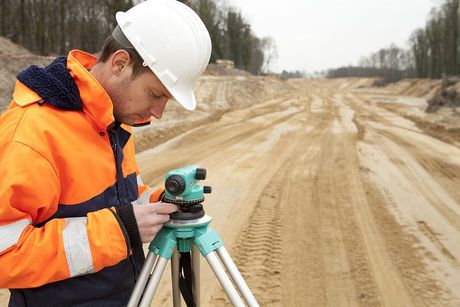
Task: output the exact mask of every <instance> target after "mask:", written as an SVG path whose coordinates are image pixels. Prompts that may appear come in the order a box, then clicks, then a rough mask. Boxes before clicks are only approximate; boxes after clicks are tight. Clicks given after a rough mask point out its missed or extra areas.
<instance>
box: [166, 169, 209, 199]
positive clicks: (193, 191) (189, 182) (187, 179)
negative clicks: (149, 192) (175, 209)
mask: <svg viewBox="0 0 460 307" xmlns="http://www.w3.org/2000/svg"><path fill="white" fill-rule="evenodd" d="M201 170H204V169H200V168H199V167H197V166H196V165H188V166H185V167H183V168H179V169H174V170H171V171H169V172H168V173H167V174H166V175H165V182H166V185H167V188H166V190H165V196H166V197H167V198H168V199H171V200H173V199H177V200H183V201H192V202H193V201H196V200H200V199H202V198H203V197H204V195H203V194H204V192H203V187H202V186H200V185H199V184H198V181H199V180H203V179H204V178H203V179H200V178H202V176H203V173H202V171H201ZM204 177H206V175H204ZM197 178H198V179H197ZM168 180H170V181H171V183H176V182H177V184H178V185H180V186H182V185H183V186H184V187H183V189H181V188H180V187H178V189H172V191H171V186H170V188H169V189H168ZM170 191H171V192H173V193H174V194H171V192H170Z"/></svg>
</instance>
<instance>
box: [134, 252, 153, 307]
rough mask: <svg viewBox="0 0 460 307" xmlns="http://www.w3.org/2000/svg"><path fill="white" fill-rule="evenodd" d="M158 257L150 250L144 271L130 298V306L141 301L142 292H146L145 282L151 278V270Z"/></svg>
mask: <svg viewBox="0 0 460 307" xmlns="http://www.w3.org/2000/svg"><path fill="white" fill-rule="evenodd" d="M156 259H157V255H156V254H154V253H152V252H148V253H147V258H146V259H145V263H144V266H143V267H142V271H141V273H140V275H139V279H138V280H137V282H136V286H135V287H134V290H133V293H132V294H131V297H130V298H129V302H128V307H136V306H137V304H138V303H139V300H140V299H141V297H142V293H143V292H144V287H145V284H146V283H147V280H148V279H149V276H150V272H152V268H153V265H154V264H155V260H156Z"/></svg>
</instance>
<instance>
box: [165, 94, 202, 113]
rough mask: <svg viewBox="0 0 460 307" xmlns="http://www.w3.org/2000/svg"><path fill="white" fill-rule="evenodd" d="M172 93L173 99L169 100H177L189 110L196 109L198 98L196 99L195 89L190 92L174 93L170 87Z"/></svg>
mask: <svg viewBox="0 0 460 307" xmlns="http://www.w3.org/2000/svg"><path fill="white" fill-rule="evenodd" d="M168 90H169V92H170V93H171V95H172V96H173V98H172V99H170V100H169V101H176V102H177V103H178V104H180V105H181V106H182V107H184V108H185V109H187V110H188V111H194V110H195V109H196V99H195V94H194V93H193V91H190V92H189V93H184V94H180V93H174V92H173V91H171V90H170V89H168Z"/></svg>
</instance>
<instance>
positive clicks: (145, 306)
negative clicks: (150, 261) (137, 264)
mask: <svg viewBox="0 0 460 307" xmlns="http://www.w3.org/2000/svg"><path fill="white" fill-rule="evenodd" d="M167 263H168V259H166V258H164V257H162V256H160V257H158V261H157V263H156V265H155V269H153V273H152V276H151V277H150V281H149V283H148V284H147V287H146V288H145V291H144V296H143V297H142V300H141V303H140V304H139V306H140V307H149V306H150V304H151V303H152V299H153V296H154V295H155V291H156V290H157V287H158V284H159V283H160V279H161V276H162V275H163V273H164V271H165V269H166V264H167Z"/></svg>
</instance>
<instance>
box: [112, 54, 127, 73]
mask: <svg viewBox="0 0 460 307" xmlns="http://www.w3.org/2000/svg"><path fill="white" fill-rule="evenodd" d="M130 63H131V56H130V55H129V53H128V52H127V51H126V50H117V51H115V52H114V53H113V55H112V61H111V65H112V67H111V68H112V73H113V74H115V75H120V74H121V73H122V72H123V71H124V70H125V69H126V67H128V65H129V64H130Z"/></svg>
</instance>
